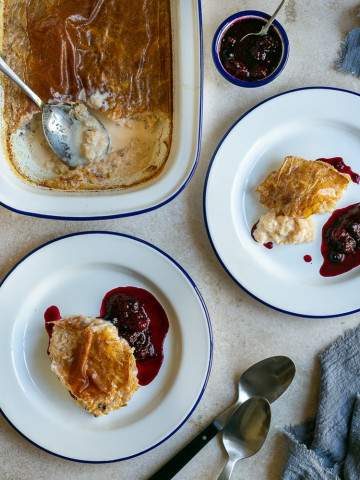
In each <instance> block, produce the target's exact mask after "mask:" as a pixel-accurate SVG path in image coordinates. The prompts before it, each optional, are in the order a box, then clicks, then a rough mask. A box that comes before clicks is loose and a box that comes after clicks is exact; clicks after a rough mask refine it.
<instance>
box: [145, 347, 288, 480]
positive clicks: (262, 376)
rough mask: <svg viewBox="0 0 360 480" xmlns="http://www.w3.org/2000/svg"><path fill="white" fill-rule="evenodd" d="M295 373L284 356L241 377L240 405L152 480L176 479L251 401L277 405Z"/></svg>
mask: <svg viewBox="0 0 360 480" xmlns="http://www.w3.org/2000/svg"><path fill="white" fill-rule="evenodd" d="M295 372H296V369H295V365H294V363H293V361H292V360H291V359H290V358H288V357H283V356H275V357H270V358H266V359H265V360H262V361H261V362H258V363H256V364H255V365H253V366H251V367H250V368H249V369H248V370H246V371H245V372H244V373H243V374H242V375H241V377H240V380H239V382H238V385H237V390H238V391H237V400H236V402H235V403H234V404H233V405H231V406H230V407H228V408H227V409H226V410H224V411H223V412H222V413H221V414H220V415H218V416H217V417H216V418H215V420H214V421H213V422H212V423H211V424H210V425H208V426H207V427H206V428H205V429H204V430H203V431H201V432H200V433H199V434H198V435H197V436H196V437H195V438H194V439H193V440H191V442H190V443H188V444H187V445H186V446H185V447H184V448H183V449H182V450H180V451H179V452H178V453H177V454H176V455H175V456H174V457H173V458H172V459H170V460H169V461H168V462H167V463H166V464H165V465H164V466H163V467H162V468H161V469H160V470H158V471H157V472H156V473H155V474H154V475H153V476H152V477H150V479H149V480H167V479H171V478H173V476H174V475H176V473H177V472H179V471H180V470H181V469H182V468H183V467H184V466H185V465H186V464H187V463H188V462H189V461H190V460H191V459H192V458H193V457H194V456H195V455H196V454H197V453H198V452H199V451H200V450H201V449H202V448H203V447H204V446H205V445H206V444H207V443H208V442H209V441H210V440H211V439H212V438H214V437H215V435H216V434H217V433H219V432H221V431H222V430H223V428H224V427H225V425H226V424H227V423H228V421H229V419H230V417H231V416H232V415H233V414H234V413H235V412H236V411H237V409H238V408H239V407H240V405H241V404H242V403H244V402H246V400H248V399H249V398H251V397H262V398H266V399H267V400H268V401H269V402H270V403H272V402H274V401H275V400H277V399H278V398H279V397H280V396H281V395H282V394H283V393H284V392H285V391H286V390H287V388H288V387H289V385H290V384H291V382H292V380H293V378H294V376H295Z"/></svg>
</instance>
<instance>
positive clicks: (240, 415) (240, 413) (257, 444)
mask: <svg viewBox="0 0 360 480" xmlns="http://www.w3.org/2000/svg"><path fill="white" fill-rule="evenodd" d="M270 421H271V410H270V404H269V402H268V401H267V400H266V399H265V398H260V397H253V398H249V400H246V402H244V403H243V404H242V405H240V407H239V408H238V409H237V410H236V411H235V413H233V415H232V416H231V418H230V420H229V422H228V423H227V424H226V427H225V428H224V430H223V432H222V441H223V444H224V447H225V450H226V452H227V454H228V461H227V462H226V464H225V466H224V468H223V470H222V472H221V474H220V475H219V477H218V480H229V479H230V477H231V475H232V472H233V469H234V467H235V465H236V463H237V462H238V461H239V460H242V459H244V458H249V457H251V456H252V455H255V453H257V452H258V451H259V450H260V448H261V447H262V446H263V443H264V442H265V440H266V437H267V435H268V432H269V428H270Z"/></svg>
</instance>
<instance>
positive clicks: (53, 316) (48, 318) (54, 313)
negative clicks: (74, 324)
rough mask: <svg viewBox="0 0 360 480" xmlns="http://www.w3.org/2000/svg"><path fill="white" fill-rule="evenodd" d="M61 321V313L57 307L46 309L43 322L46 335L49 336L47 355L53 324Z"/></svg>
mask: <svg viewBox="0 0 360 480" xmlns="http://www.w3.org/2000/svg"><path fill="white" fill-rule="evenodd" d="M60 319H61V313H60V310H59V309H58V307H56V306H55V305H52V306H51V307H49V308H47V309H46V310H45V313H44V320H45V329H46V331H47V334H48V335H49V344H48V349H47V353H49V346H50V339H51V335H52V332H53V328H54V322H56V321H57V320H60Z"/></svg>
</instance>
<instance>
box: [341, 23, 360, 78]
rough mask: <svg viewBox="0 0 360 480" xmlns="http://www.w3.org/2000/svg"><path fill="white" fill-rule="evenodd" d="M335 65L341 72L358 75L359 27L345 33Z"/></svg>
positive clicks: (359, 66)
mask: <svg viewBox="0 0 360 480" xmlns="http://www.w3.org/2000/svg"><path fill="white" fill-rule="evenodd" d="M337 66H338V69H339V70H341V71H343V72H346V73H351V74H353V75H356V76H357V77H360V28H354V30H351V32H349V33H348V34H347V36H346V38H345V41H344V43H343V45H342V49H341V54H340V58H339V60H338V62H337Z"/></svg>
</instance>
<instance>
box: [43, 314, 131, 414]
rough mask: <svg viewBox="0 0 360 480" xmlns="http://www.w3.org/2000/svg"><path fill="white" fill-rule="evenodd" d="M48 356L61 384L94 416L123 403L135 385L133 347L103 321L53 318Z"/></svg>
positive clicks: (126, 401) (82, 318)
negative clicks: (56, 319)
mask: <svg viewBox="0 0 360 480" xmlns="http://www.w3.org/2000/svg"><path fill="white" fill-rule="evenodd" d="M49 355H50V359H51V369H52V371H53V372H54V373H55V374H56V375H57V377H58V378H59V380H60V381H61V383H62V384H63V385H64V386H65V388H67V390H69V392H70V394H71V395H72V396H73V397H74V399H75V400H76V401H77V402H78V403H79V404H80V405H81V406H82V407H84V408H85V409H86V410H87V411H88V412H90V413H92V414H93V415H95V416H99V415H106V414H108V413H109V412H111V411H112V410H116V409H118V408H120V407H122V406H124V405H126V404H127V403H128V401H129V400H130V399H131V397H132V395H133V394H134V392H135V391H136V390H137V388H138V379H137V368H136V361H135V357H134V354H133V349H132V348H130V346H129V344H128V343H127V341H126V340H125V339H123V338H120V337H119V336H118V333H117V329H116V328H115V327H114V326H113V325H112V324H110V323H109V322H106V321H104V320H101V319H96V318H89V317H83V316H76V317H67V318H64V319H62V320H59V321H56V322H55V323H54V327H53V331H52V336H51V340H50V345H49Z"/></svg>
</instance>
